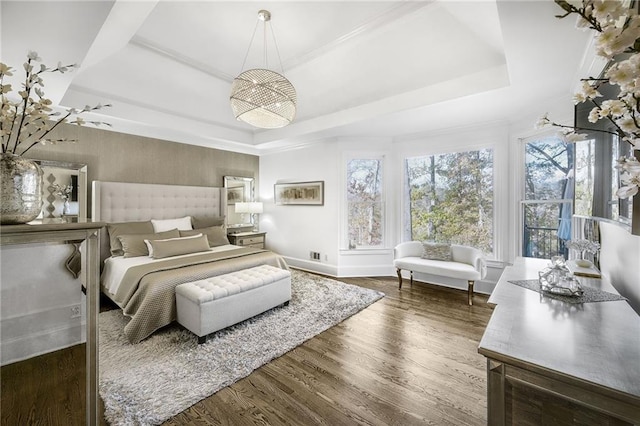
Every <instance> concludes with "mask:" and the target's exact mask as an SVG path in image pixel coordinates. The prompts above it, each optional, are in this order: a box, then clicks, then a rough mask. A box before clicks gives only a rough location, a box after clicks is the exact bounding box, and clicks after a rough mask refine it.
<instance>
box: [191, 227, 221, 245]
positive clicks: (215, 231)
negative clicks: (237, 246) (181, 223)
mask: <svg viewBox="0 0 640 426" xmlns="http://www.w3.org/2000/svg"><path fill="white" fill-rule="evenodd" d="M197 234H204V235H206V236H207V239H208V240H209V246H211V247H217V246H224V245H226V244H230V243H229V239H228V238H227V231H226V229H225V228H224V226H209V227H207V228H201V229H194V230H193V231H180V236H181V237H189V236H192V235H197Z"/></svg>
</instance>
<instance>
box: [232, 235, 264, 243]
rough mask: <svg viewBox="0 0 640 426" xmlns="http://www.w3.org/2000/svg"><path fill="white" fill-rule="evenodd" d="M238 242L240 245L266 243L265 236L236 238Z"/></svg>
mask: <svg viewBox="0 0 640 426" xmlns="http://www.w3.org/2000/svg"><path fill="white" fill-rule="evenodd" d="M236 241H237V242H236V244H237V245H239V246H250V245H253V244H264V236H263V235H260V236H258V237H240V238H237V239H236Z"/></svg>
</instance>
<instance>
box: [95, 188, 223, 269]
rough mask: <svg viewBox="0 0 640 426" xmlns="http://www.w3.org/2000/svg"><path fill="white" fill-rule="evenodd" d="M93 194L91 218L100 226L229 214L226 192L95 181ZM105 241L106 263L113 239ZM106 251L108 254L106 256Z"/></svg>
mask: <svg viewBox="0 0 640 426" xmlns="http://www.w3.org/2000/svg"><path fill="white" fill-rule="evenodd" d="M92 190H93V196H92V200H91V215H92V218H93V220H94V221H100V222H107V223H112V222H130V221H141V220H150V219H175V218H178V217H184V216H199V217H224V215H225V212H226V200H227V190H226V189H225V188H218V187H210V186H183V185H156V184H147V183H125V182H101V181H93V187H92ZM101 240H102V244H101V246H102V247H101V256H100V257H101V259H102V260H104V259H105V258H106V257H108V251H109V239H108V238H107V236H106V235H101ZM105 243H106V245H105ZM105 248H106V251H107V253H103V252H104V250H105Z"/></svg>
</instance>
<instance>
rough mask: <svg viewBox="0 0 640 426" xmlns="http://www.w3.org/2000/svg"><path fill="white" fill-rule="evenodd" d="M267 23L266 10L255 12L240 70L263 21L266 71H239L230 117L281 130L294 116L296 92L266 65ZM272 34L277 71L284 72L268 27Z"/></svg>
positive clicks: (267, 14)
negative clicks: (278, 64) (253, 24)
mask: <svg viewBox="0 0 640 426" xmlns="http://www.w3.org/2000/svg"><path fill="white" fill-rule="evenodd" d="M270 20H271V13H270V12H269V11H268V10H261V11H259V12H258V21H257V22H256V27H255V28H254V30H253V35H252V36H251V41H250V42H249V48H248V49H247V54H246V55H245V57H244V61H243V62H242V68H241V69H244V65H245V62H246V61H247V56H248V55H249V51H250V50H251V44H252V43H253V38H254V37H255V35H256V30H257V29H258V25H259V24H260V21H262V22H263V28H264V64H265V68H255V69H250V70H247V71H243V72H241V73H240V75H239V76H238V77H236V78H235V79H234V80H233V84H232V85H231V96H230V98H229V99H230V101H231V109H232V110H233V115H234V116H235V117H236V119H237V120H240V121H244V122H245V123H248V124H250V125H252V126H254V127H259V128H261V129H277V128H279V127H284V126H286V125H288V124H289V123H291V122H292V121H293V119H294V117H295V116H296V103H297V99H296V89H295V88H294V87H293V85H292V84H291V83H290V82H289V80H287V79H286V78H285V77H284V76H283V75H281V74H278V73H277V72H275V71H271V70H269V69H267V68H268V66H269V64H268V62H267V22H269V21H270ZM271 34H272V36H273V44H274V46H275V48H276V52H277V54H278V60H279V61H280V69H281V71H282V72H284V71H283V70H282V60H280V51H279V50H278V45H277V44H276V37H275V34H274V32H273V27H272V28H271Z"/></svg>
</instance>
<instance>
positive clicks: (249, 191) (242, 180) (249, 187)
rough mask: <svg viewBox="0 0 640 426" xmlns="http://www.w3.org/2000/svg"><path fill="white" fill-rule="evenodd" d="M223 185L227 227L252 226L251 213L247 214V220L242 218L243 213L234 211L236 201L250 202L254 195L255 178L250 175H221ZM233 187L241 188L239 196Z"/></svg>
mask: <svg viewBox="0 0 640 426" xmlns="http://www.w3.org/2000/svg"><path fill="white" fill-rule="evenodd" d="M223 180H224V187H225V188H226V189H227V214H226V215H225V221H226V225H227V228H231V229H233V228H244V227H248V226H251V227H252V226H253V225H254V224H253V218H252V217H251V216H252V215H247V217H248V221H246V222H245V221H238V220H242V217H243V215H242V214H238V213H236V212H235V203H236V202H245V203H246V202H251V201H254V196H255V179H254V178H252V177H241V176H223ZM234 188H242V192H241V196H239V193H238V192H239V191H238V192H236V191H233V189H234Z"/></svg>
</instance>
